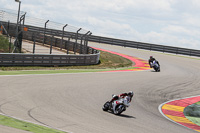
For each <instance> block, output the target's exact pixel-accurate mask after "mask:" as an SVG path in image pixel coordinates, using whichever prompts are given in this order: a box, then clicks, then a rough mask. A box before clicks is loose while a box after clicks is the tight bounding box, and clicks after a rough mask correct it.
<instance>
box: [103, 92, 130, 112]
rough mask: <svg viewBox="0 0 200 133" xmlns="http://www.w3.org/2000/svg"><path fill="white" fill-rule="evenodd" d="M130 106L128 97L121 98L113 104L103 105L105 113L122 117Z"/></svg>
mask: <svg viewBox="0 0 200 133" xmlns="http://www.w3.org/2000/svg"><path fill="white" fill-rule="evenodd" d="M129 106H130V98H129V97H128V96H126V97H124V98H119V99H118V100H115V101H113V102H112V103H111V102H109V101H107V102H106V103H105V104H104V105H103V108H102V109H103V111H111V112H113V113H114V114H115V115H120V114H121V113H122V112H124V111H125V110H126V108H127V107H129Z"/></svg>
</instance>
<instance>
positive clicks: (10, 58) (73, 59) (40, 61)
mask: <svg viewBox="0 0 200 133" xmlns="http://www.w3.org/2000/svg"><path fill="white" fill-rule="evenodd" d="M98 62H99V53H98V54H93V55H78V56H77V55H53V54H51V55H50V54H16V53H15V54H10V53H1V54H0V66H66V64H67V65H93V64H97V63H98Z"/></svg>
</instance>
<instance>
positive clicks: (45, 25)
mask: <svg viewBox="0 0 200 133" xmlns="http://www.w3.org/2000/svg"><path fill="white" fill-rule="evenodd" d="M48 22H49V20H47V21H46V22H45V24H44V35H43V45H44V44H45V34H46V28H47V23H48Z"/></svg>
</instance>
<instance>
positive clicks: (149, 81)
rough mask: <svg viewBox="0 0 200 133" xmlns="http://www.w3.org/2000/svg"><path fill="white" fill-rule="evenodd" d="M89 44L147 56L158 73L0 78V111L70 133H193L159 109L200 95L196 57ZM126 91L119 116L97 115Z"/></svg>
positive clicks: (199, 63) (198, 67) (198, 62)
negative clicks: (130, 98) (114, 96)
mask: <svg viewBox="0 0 200 133" xmlns="http://www.w3.org/2000/svg"><path fill="white" fill-rule="evenodd" d="M89 45H90V46H93V47H97V48H102V49H106V50H110V51H114V52H118V53H123V54H126V55H130V56H135V57H139V58H143V59H146V60H148V58H149V56H150V55H152V56H154V57H155V58H156V59H157V60H158V61H159V62H160V64H161V72H159V73H157V72H154V71H151V70H147V71H136V72H134V71H130V72H95V73H76V74H62V75H59V74H58V75H24V76H0V90H1V93H0V112H1V113H4V114H7V115H11V116H15V117H17V118H21V119H24V120H28V121H32V122H35V123H40V124H44V125H48V126H52V127H55V128H59V129H62V130H66V131H70V132H73V133H113V132H115V133H121V132H126V133H133V132H136V133H169V132H170V133H177V132H181V133H191V132H196V131H193V130H190V129H187V128H184V127H182V126H180V125H177V124H175V123H173V122H171V121H169V120H167V119H166V118H164V117H163V116H162V114H160V112H159V110H158V106H159V105H160V104H162V103H164V102H166V101H169V100H173V99H178V98H182V97H189V96H195V95H199V93H200V76H199V75H200V60H199V58H196V59H191V58H187V56H184V57H179V56H176V55H172V54H169V55H168V54H163V53H159V52H151V51H145V50H137V49H133V48H124V47H118V46H112V45H105V44H98V43H89ZM130 90H132V91H134V92H135V96H134V97H133V101H132V103H131V106H130V107H129V108H127V110H126V111H125V112H123V114H122V115H121V116H116V115H113V114H111V113H108V112H104V111H102V109H101V108H102V105H103V104H104V103H105V102H106V101H107V100H110V99H111V95H112V94H120V93H122V92H128V91H130ZM0 129H1V127H0Z"/></svg>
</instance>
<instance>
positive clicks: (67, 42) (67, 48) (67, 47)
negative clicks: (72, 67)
mask: <svg viewBox="0 0 200 133" xmlns="http://www.w3.org/2000/svg"><path fill="white" fill-rule="evenodd" d="M71 37H72V36H70V37H69V38H68V41H66V45H67V46H66V50H67V54H69V44H70V38H71Z"/></svg>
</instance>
